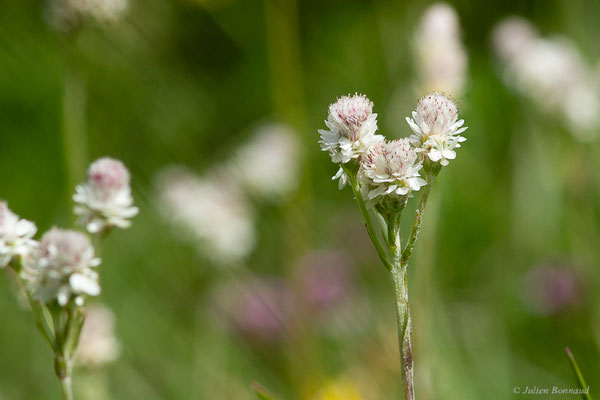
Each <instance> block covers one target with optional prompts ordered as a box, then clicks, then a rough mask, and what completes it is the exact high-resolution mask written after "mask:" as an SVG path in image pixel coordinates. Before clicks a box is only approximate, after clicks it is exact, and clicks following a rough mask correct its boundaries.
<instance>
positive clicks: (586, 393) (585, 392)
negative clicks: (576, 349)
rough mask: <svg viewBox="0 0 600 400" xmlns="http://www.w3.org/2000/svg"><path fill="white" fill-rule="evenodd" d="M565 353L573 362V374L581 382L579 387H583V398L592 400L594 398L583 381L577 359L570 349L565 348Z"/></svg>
mask: <svg viewBox="0 0 600 400" xmlns="http://www.w3.org/2000/svg"><path fill="white" fill-rule="evenodd" d="M565 352H566V353H567V358H568V359H569V361H570V362H571V367H573V372H574V373H575V375H576V376H577V380H578V381H579V385H580V386H581V390H582V394H581V395H582V397H583V398H584V399H587V400H592V397H591V396H590V387H589V386H588V385H587V384H586V383H585V379H583V374H582V373H581V370H580V369H579V365H577V361H575V357H574V356H573V353H572V352H571V349H569V348H568V347H565Z"/></svg>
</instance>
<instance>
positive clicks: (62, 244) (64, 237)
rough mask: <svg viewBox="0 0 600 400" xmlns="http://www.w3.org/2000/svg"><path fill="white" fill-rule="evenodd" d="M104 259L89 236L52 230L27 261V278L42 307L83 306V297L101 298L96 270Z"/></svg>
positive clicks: (69, 231) (35, 297)
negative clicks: (72, 301) (97, 254)
mask: <svg viewBox="0 0 600 400" xmlns="http://www.w3.org/2000/svg"><path fill="white" fill-rule="evenodd" d="M98 265H100V259H99V258H96V257H95V256H94V248H93V247H92V245H91V243H90V240H89V239H88V237H87V236H86V235H84V234H83V233H80V232H76V231H71V230H63V229H58V228H52V229H51V230H49V231H48V232H46V233H45V234H44V235H43V236H42V239H41V240H40V242H39V245H38V246H37V247H36V249H35V250H34V251H33V252H31V254H30V255H29V256H28V257H27V258H26V260H25V265H24V267H25V268H24V270H23V273H24V276H25V278H26V279H27V281H28V286H29V289H30V290H31V293H32V296H33V298H34V299H36V300H39V301H40V302H42V303H45V304H47V303H50V302H52V301H54V300H57V301H58V304H59V305H61V306H64V305H66V304H67V302H68V301H69V300H70V299H71V297H72V296H74V298H75V302H76V303H78V304H82V302H83V298H82V297H81V296H80V295H82V294H87V295H90V296H97V295H98V294H100V284H99V283H98V273H97V272H96V271H95V270H94V267H96V266H98Z"/></svg>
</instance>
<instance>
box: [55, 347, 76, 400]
mask: <svg viewBox="0 0 600 400" xmlns="http://www.w3.org/2000/svg"><path fill="white" fill-rule="evenodd" d="M54 372H55V373H56V377H57V378H58V382H59V383H60V389H61V393H62V397H63V400H73V380H72V379H71V376H72V372H73V366H72V362H71V361H70V360H69V359H67V358H65V357H64V356H63V355H60V354H57V355H56V356H55V357H54Z"/></svg>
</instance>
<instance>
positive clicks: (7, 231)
mask: <svg viewBox="0 0 600 400" xmlns="http://www.w3.org/2000/svg"><path fill="white" fill-rule="evenodd" d="M36 231H37V228H36V227H35V224H34V223H33V222H30V221H27V220H25V219H19V217H18V216H17V215H16V214H15V213H13V212H12V211H11V210H10V209H9V208H8V205H7V204H6V203H5V202H3V201H0V268H2V267H5V266H6V265H7V264H8V263H9V262H10V260H11V259H12V258H13V257H16V256H19V257H23V256H26V255H27V254H28V253H29V252H30V251H31V249H32V248H34V247H35V244H36V242H35V241H34V240H33V239H32V237H33V235H35V232H36Z"/></svg>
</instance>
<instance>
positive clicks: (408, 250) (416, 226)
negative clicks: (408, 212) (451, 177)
mask: <svg viewBox="0 0 600 400" xmlns="http://www.w3.org/2000/svg"><path fill="white" fill-rule="evenodd" d="M432 183H433V179H432V180H431V181H430V182H429V183H428V184H427V185H426V186H424V187H423V195H422V197H421V201H420V203H419V206H418V207H417V211H416V214H417V215H416V217H415V221H414V222H413V226H412V228H411V230H410V236H409V237H408V242H407V243H406V246H405V247H404V250H403V251H402V259H401V261H400V263H401V265H402V266H404V267H406V266H407V265H408V262H409V261H410V257H411V255H412V251H413V249H414V247H415V242H416V241H417V238H418V237H419V232H421V226H422V224H423V218H422V216H423V210H424V209H425V206H426V205H427V200H429V192H430V191H431V185H432Z"/></svg>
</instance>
